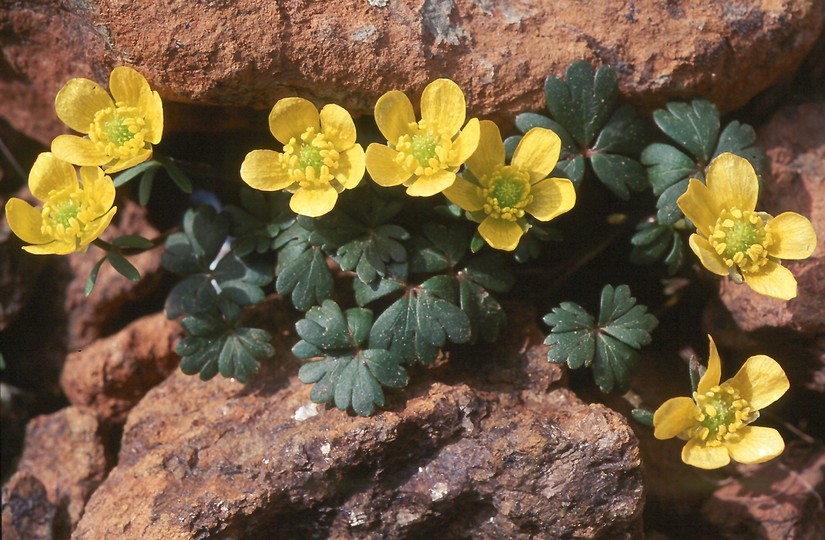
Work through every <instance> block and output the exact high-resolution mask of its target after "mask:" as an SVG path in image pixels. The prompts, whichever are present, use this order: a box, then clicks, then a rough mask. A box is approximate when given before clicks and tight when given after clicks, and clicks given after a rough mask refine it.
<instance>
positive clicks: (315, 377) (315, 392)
mask: <svg viewBox="0 0 825 540" xmlns="http://www.w3.org/2000/svg"><path fill="white" fill-rule="evenodd" d="M298 378H299V379H300V380H301V381H302V382H304V383H307V384H313V383H314V386H313V387H312V390H311V391H310V394H309V396H310V399H312V401H314V402H316V403H330V402H334V403H335V406H336V407H337V408H339V409H341V410H344V411H345V410H347V409H349V408H350V407H352V409H353V411H355V413H356V414H358V415H360V416H370V415H372V414H373V413H374V412H375V408H376V406H377V407H383V406H384V390H383V389H382V386H386V387H390V388H401V387H403V386H406V385H407V373H406V371H405V370H404V368H403V367H401V366H400V365H399V364H398V361H397V360H396V358H395V355H394V354H392V353H391V352H389V351H385V350H380V349H367V350H363V351H359V352H358V353H356V354H355V355H352V356H341V357H327V358H324V359H323V360H318V361H315V362H310V363H308V364H304V365H303V366H301V369H300V370H299V371H298Z"/></svg>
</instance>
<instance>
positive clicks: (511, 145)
mask: <svg viewBox="0 0 825 540" xmlns="http://www.w3.org/2000/svg"><path fill="white" fill-rule="evenodd" d="M521 137H522V136H521V135H511V136H509V137H507V138H506V139H504V158H505V159H506V160H507V161H508V162H509V161H510V160H511V159H513V153H515V151H516V147H517V146H518V143H519V142H520V141H521Z"/></svg>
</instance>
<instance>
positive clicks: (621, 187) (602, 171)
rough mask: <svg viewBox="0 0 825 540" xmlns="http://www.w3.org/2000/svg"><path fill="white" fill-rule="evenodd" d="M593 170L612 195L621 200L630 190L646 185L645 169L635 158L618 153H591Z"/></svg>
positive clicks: (639, 188)
mask: <svg viewBox="0 0 825 540" xmlns="http://www.w3.org/2000/svg"><path fill="white" fill-rule="evenodd" d="M590 164H591V165H592V166H593V172H595V173H596V176H597V177H598V178H599V180H601V182H602V184H604V185H605V186H607V187H608V189H610V191H612V192H613V194H614V195H616V196H617V197H619V198H620V199H623V200H628V199H629V198H630V191H631V190H632V191H642V190H643V189H644V188H645V187H646V186H647V178H646V175H645V169H644V167H642V165H641V164H640V163H639V162H638V161H636V160H635V159H631V158H629V157H626V156H620V155H618V154H600V153H597V154H593V155H592V156H591V157H590Z"/></svg>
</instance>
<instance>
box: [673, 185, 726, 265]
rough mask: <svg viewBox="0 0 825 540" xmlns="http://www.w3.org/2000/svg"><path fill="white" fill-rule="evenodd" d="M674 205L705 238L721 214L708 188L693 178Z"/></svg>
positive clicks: (720, 208)
mask: <svg viewBox="0 0 825 540" xmlns="http://www.w3.org/2000/svg"><path fill="white" fill-rule="evenodd" d="M676 204H677V205H678V206H679V209H680V210H681V211H682V213H683V214H685V216H687V218H688V219H689V220H690V221H692V222H693V224H694V225H695V226H696V230H697V231H699V233H700V234H701V235H702V236H704V237H705V238H707V237H708V236H710V229H711V227H713V226H714V225H715V224H716V220H717V219H719V215H720V214H721V213H722V207H721V206H720V205H719V204H718V203H717V202H716V199H715V198H714V197H713V194H712V193H711V192H710V190H709V189H708V187H707V186H706V185H705V184H703V183H702V182H700V181H699V180H697V179H695V178H691V179H690V182H688V188H687V190H686V191H685V192H684V193H682V195H681V196H680V197H679V198H678V199H677V200H676ZM725 273H726V274H727V272H725Z"/></svg>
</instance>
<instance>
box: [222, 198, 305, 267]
mask: <svg viewBox="0 0 825 540" xmlns="http://www.w3.org/2000/svg"><path fill="white" fill-rule="evenodd" d="M240 199H241V206H240V207H238V206H231V205H230V206H227V207H226V213H227V214H228V215H229V216H230V218H231V234H232V236H234V237H235V238H234V240H233V241H232V249H233V250H234V251H235V252H236V253H237V254H238V255H239V256H241V257H243V256H244V255H247V254H249V253H252V252H255V253H259V254H263V253H266V252H268V251H270V250H273V249H275V241H276V239H277V238H278V236H279V235H280V234H281V232H283V231H285V230H286V229H288V228H289V227H290V226H291V225H292V224H293V223H295V213H294V212H292V210H290V208H289V194H287V193H284V192H281V191H277V192H271V193H268V192H264V191H258V190H256V189H248V188H244V189H242V190H241V196H240Z"/></svg>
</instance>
